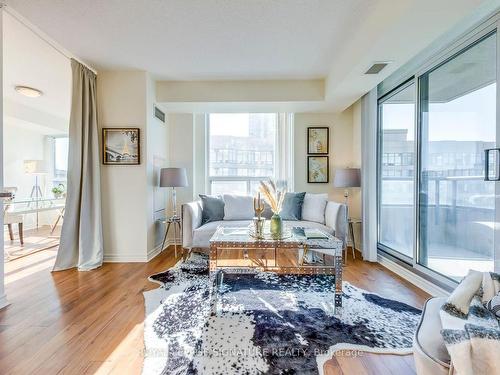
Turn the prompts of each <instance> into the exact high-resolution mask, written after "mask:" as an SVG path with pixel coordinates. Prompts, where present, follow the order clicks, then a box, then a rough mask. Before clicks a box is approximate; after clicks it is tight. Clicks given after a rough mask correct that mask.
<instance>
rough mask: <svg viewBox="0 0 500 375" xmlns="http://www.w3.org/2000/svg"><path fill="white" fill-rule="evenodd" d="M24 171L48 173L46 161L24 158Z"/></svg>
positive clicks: (28, 172)
mask: <svg viewBox="0 0 500 375" xmlns="http://www.w3.org/2000/svg"><path fill="white" fill-rule="evenodd" d="M24 173H27V174H44V173H47V169H46V166H45V161H43V160H24Z"/></svg>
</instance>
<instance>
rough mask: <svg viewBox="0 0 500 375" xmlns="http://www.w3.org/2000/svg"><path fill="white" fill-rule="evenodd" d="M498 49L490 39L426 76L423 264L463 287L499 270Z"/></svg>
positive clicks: (422, 90) (423, 93) (422, 102)
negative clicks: (469, 277)
mask: <svg viewBox="0 0 500 375" xmlns="http://www.w3.org/2000/svg"><path fill="white" fill-rule="evenodd" d="M496 44H497V41H496V34H491V35H488V36H486V37H485V38H483V39H481V40H479V41H478V42H477V43H474V44H473V45H471V46H470V47H469V48H467V49H466V50H465V51H462V52H461V53H460V54H458V55H455V56H453V57H452V58H451V59H449V60H447V61H445V62H444V63H443V64H441V65H439V66H438V67H436V68H435V69H433V70H431V71H430V72H427V73H425V74H423V75H422V76H421V77H420V109H421V110H420V123H421V124H420V165H421V167H420V178H419V180H420V183H419V207H418V209H419V223H420V225H419V257H418V262H419V263H420V264H421V265H423V266H425V267H427V268H430V269H431V270H433V271H436V272H438V273H439V274H442V275H445V276H447V277H449V278H452V279H456V280H458V279H460V278H461V277H463V276H464V275H466V274H467V272H468V270H469V269H475V270H479V271H493V262H494V254H493V253H494V242H495V220H496V219H495V217H496V207H495V202H496V199H495V184H496V182H495V181H489V179H492V180H495V179H496V177H498V168H497V166H498V163H497V162H496V158H497V156H498V154H497V151H495V150H493V149H495V148H496V144H497V136H498V134H497V120H496V103H497V89H496V69H497V68H496V66H497V65H496V51H497V49H496ZM486 150H490V151H488V152H485V151H486ZM486 163H488V170H489V171H490V172H489V176H485V173H486V168H485V165H486ZM485 177H488V178H485Z"/></svg>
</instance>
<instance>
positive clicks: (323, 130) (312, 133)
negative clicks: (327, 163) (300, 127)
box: [307, 126, 330, 155]
mask: <svg viewBox="0 0 500 375" xmlns="http://www.w3.org/2000/svg"><path fill="white" fill-rule="evenodd" d="M329 130H330V129H329V128H328V126H321V127H309V128H307V153H308V154H312V155H326V154H328V144H329V141H330V136H329Z"/></svg>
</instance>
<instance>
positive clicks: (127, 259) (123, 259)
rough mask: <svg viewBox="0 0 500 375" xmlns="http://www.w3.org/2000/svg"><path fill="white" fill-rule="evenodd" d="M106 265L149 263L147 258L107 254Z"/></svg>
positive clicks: (105, 257) (105, 256)
mask: <svg viewBox="0 0 500 375" xmlns="http://www.w3.org/2000/svg"><path fill="white" fill-rule="evenodd" d="M103 261H104V263H147V261H148V259H147V256H136V255H123V254H105V255H104V260H103Z"/></svg>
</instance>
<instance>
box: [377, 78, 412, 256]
mask: <svg viewBox="0 0 500 375" xmlns="http://www.w3.org/2000/svg"><path fill="white" fill-rule="evenodd" d="M414 123H415V84H414V83H413V82H412V83H410V84H407V85H404V86H402V87H400V88H398V89H396V90H395V91H394V92H392V93H391V94H389V95H388V96H387V97H385V98H383V99H382V100H381V101H380V102H379V126H380V129H379V132H380V143H379V155H381V156H382V158H381V163H380V167H379V168H380V171H381V173H380V176H381V177H380V179H379V207H378V211H379V223H380V225H379V234H378V242H379V245H382V246H383V247H384V248H385V249H387V250H388V251H391V252H396V253H398V255H402V256H403V257H405V258H412V257H413V226H412V225H408V223H413V207H414V192H413V187H414V183H413V178H412V177H411V176H412V175H413V170H414V168H415V166H414V164H413V152H414V146H415V135H414V130H413V129H414Z"/></svg>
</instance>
